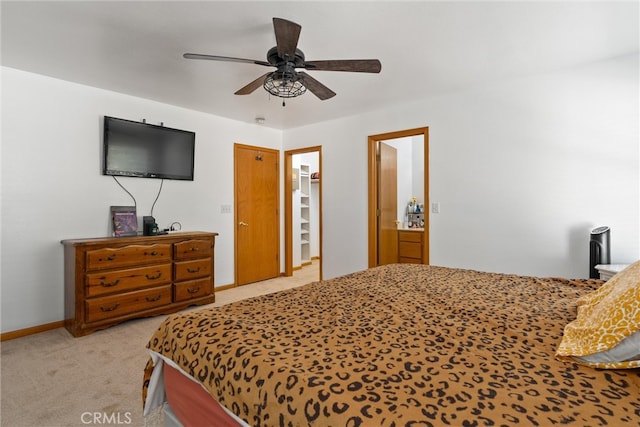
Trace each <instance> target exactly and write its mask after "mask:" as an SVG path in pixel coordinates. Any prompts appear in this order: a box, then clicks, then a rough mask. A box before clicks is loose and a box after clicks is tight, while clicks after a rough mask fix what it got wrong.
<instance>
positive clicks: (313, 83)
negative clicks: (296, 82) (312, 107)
mask: <svg viewBox="0 0 640 427" xmlns="http://www.w3.org/2000/svg"><path fill="white" fill-rule="evenodd" d="M298 75H299V76H300V77H302V82H303V84H304V86H305V87H306V88H307V89H309V90H310V91H311V93H313V94H314V95H315V96H317V97H318V98H320V99H321V100H323V101H324V100H325V99H329V98H333V97H334V96H336V93H335V92H334V91H332V90H331V89H329V88H328V87H326V86H325V85H323V84H322V83H320V82H319V81H317V80H316V79H314V78H313V77H311V76H310V75H309V74H307V73H303V72H298Z"/></svg>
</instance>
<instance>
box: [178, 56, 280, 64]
mask: <svg viewBox="0 0 640 427" xmlns="http://www.w3.org/2000/svg"><path fill="white" fill-rule="evenodd" d="M182 56H183V57H184V58H186V59H205V60H210V61H227V62H244V63H247V64H257V65H266V66H269V67H272V66H273V65H272V64H269V63H268V62H266V61H258V60H255V59H244V58H233V57H231V56H218V55H203V54H200V53H185V54H184V55H182Z"/></svg>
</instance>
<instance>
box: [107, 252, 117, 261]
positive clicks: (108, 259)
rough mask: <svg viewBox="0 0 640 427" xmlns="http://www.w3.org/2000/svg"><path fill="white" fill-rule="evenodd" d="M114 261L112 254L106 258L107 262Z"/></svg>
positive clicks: (114, 256) (114, 255)
mask: <svg viewBox="0 0 640 427" xmlns="http://www.w3.org/2000/svg"><path fill="white" fill-rule="evenodd" d="M114 259H116V254H112V255H109V256H108V257H107V261H113V260H114Z"/></svg>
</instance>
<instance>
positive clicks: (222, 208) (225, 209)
mask: <svg viewBox="0 0 640 427" xmlns="http://www.w3.org/2000/svg"><path fill="white" fill-rule="evenodd" d="M220 213H223V214H224V213H231V205H220Z"/></svg>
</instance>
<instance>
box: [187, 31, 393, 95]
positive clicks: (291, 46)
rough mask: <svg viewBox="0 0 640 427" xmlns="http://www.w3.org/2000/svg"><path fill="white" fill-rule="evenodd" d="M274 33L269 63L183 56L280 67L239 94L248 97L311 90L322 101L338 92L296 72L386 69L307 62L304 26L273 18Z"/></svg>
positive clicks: (360, 62) (369, 62)
mask: <svg viewBox="0 0 640 427" xmlns="http://www.w3.org/2000/svg"><path fill="white" fill-rule="evenodd" d="M273 29H274V32H275V36H276V46H275V47H272V48H271V49H269V51H268V52H267V61H258V60H254V59H243V58H233V57H229V56H217V55H203V54H199V53H185V54H184V55H183V56H184V57H185V58H186V59H205V60H213V61H230V62H244V63H251V64H257V65H264V66H267V67H276V71H270V72H268V73H266V74H263V75H262V76H260V77H258V78H257V79H255V80H254V81H252V82H251V83H249V84H248V85H246V86H244V87H242V88H240V89H238V90H237V91H236V92H235V94H236V95H248V94H250V93H252V92H253V91H255V90H256V89H257V88H259V87H260V86H262V87H263V88H264V89H265V90H266V91H267V92H269V93H270V94H272V95H274V96H278V97H280V98H293V97H296V96H300V95H302V94H303V93H305V92H306V90H307V89H309V90H310V91H311V92H312V93H313V94H314V95H315V96H317V97H318V98H320V99H321V100H325V99H329V98H331V97H333V96H335V95H336V93H335V92H334V91H332V90H331V89H329V88H328V87H326V86H325V85H323V84H322V83H320V82H319V81H318V80H316V79H314V78H313V77H311V76H310V75H309V74H307V73H305V72H303V71H296V68H304V69H307V70H313V71H351V72H360V73H379V72H380V70H381V69H382V65H381V64H380V61H379V60H377V59H333V60H325V61H306V60H305V57H304V53H302V51H301V50H300V49H298V47H297V46H298V38H299V37H300V31H301V30H302V27H301V26H300V25H298V24H296V23H295V22H291V21H287V20H286V19H281V18H273ZM282 105H283V106H284V101H283V103H282Z"/></svg>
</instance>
